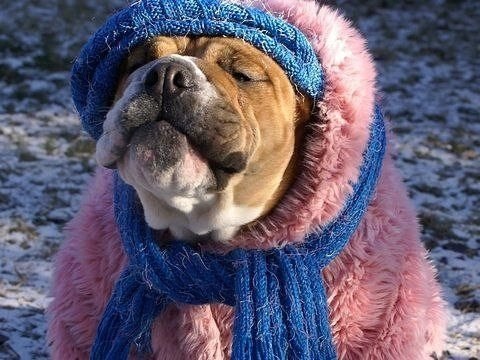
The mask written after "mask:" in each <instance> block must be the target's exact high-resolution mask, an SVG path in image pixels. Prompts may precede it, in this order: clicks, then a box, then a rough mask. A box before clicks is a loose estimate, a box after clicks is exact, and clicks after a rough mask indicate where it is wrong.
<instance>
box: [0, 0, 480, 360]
mask: <svg viewBox="0 0 480 360" xmlns="http://www.w3.org/2000/svg"><path fill="white" fill-rule="evenodd" d="M323 3H326V4H329V5H332V6H335V7H338V8H339V9H340V10H339V11H340V12H342V13H344V14H345V15H346V16H347V17H348V18H350V19H351V20H352V21H353V23H354V24H355V26H356V27H357V28H359V29H360V31H361V32H362V34H363V35H364V36H365V37H366V38H367V42H368V46H369V48H370V50H371V52H372V54H373V55H374V58H375V61H376V64H377V67H378V88H379V93H380V98H381V100H380V101H381V103H382V106H383V109H384V112H385V114H386V117H387V118H389V119H390V120H391V124H392V129H393V132H394V134H395V139H394V141H393V144H392V146H393V147H394V148H395V150H396V154H397V155H396V162H397V164H398V166H399V167H400V169H401V170H402V173H403V175H404V177H405V181H406V183H407V186H408V188H409V190H410V194H411V197H412V199H413V201H414V203H415V205H416V207H417V209H418V214H419V219H420V222H421V224H422V226H423V230H422V234H423V241H424V243H425V246H426V247H427V248H428V249H429V250H430V255H431V259H432V261H433V262H434V263H435V265H436V267H437V269H438V271H439V274H438V277H439V279H440V281H441V283H442V285H443V289H444V294H445V298H446V299H447V300H448V302H449V307H450V311H451V317H450V321H449V337H448V351H447V352H446V353H445V354H444V358H445V359H470V360H472V359H478V358H480V254H479V247H480V210H479V208H480V2H479V1H477V0H469V1H449V0H427V1H421V2H417V1H393V0H383V1H382V0H366V1H353V2H352V1H342V0H338V1H324V2H323ZM126 4H127V1H125V0H112V1H108V2H107V1H94V0H41V1H37V0H16V1H9V2H6V3H5V4H2V6H1V10H0V359H46V358H48V353H47V348H46V345H45V318H44V309H45V307H46V305H47V304H48V302H49V298H48V287H49V281H50V276H51V262H52V256H53V254H54V253H55V252H56V250H57V249H58V247H59V245H60V244H61V242H62V229H63V227H64V225H65V223H66V222H67V221H68V220H69V219H70V218H71V217H72V216H73V215H74V213H75V212H76V211H77V209H78V207H79V201H80V195H81V192H82V189H83V187H84V184H85V183H86V181H87V180H88V179H89V177H90V174H91V173H92V171H93V170H94V168H95V162H94V161H93V160H92V152H93V149H94V146H93V143H92V142H91V141H90V140H89V139H88V138H87V137H86V136H85V135H84V134H83V133H82V131H81V129H80V125H79V121H78V119H77V117H76V114H75V112H74V110H73V105H72V102H71V99H70V93H69V83H68V82H69V80H68V79H69V69H70V67H71V66H72V63H73V60H74V59H75V56H76V54H77V53H78V52H79V50H80V48H81V46H82V44H83V43H84V42H85V41H86V39H87V38H88V36H89V34H91V33H92V32H93V31H94V30H95V29H96V27H97V26H98V25H99V24H101V23H102V22H103V21H104V20H105V18H106V16H107V15H109V14H111V13H112V12H113V11H114V10H115V9H118V8H119V7H122V6H124V5H126Z"/></svg>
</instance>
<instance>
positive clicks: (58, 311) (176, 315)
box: [48, 1, 445, 360]
mask: <svg viewBox="0 0 480 360" xmlns="http://www.w3.org/2000/svg"><path fill="white" fill-rule="evenodd" d="M271 3H272V4H273V5H272V6H277V11H281V10H282V9H283V10H285V9H284V8H282V6H286V5H284V4H283V3H282V2H281V1H272V2H271ZM282 4H283V5H282ZM302 4H303V2H302ZM305 4H306V3H305ZM302 6H303V5H302ZM304 6H305V7H306V8H301V7H300V8H299V9H296V10H293V9H290V8H289V10H290V11H291V13H292V14H293V15H291V16H293V17H295V16H297V18H301V16H300V15H303V16H307V17H308V16H313V15H311V13H314V14H316V15H315V16H316V17H317V19H318V23H319V24H322V25H321V26H324V28H322V31H323V34H324V36H323V38H319V39H317V40H316V41H317V42H316V43H315V44H314V46H315V48H316V49H319V50H318V52H319V53H320V54H321V57H322V66H323V68H324V69H325V72H326V77H327V83H328V84H329V85H328V87H327V89H326V93H325V95H324V100H322V101H321V102H320V103H315V102H314V101H313V99H311V98H309V96H307V95H305V94H303V93H302V92H300V91H298V90H297V89H296V88H295V86H294V85H292V83H291V81H290V79H289V78H288V76H287V75H286V74H285V72H284V70H283V69H282V68H281V67H280V66H279V65H278V64H277V63H276V62H275V61H274V60H273V59H272V58H271V57H269V56H268V55H266V54H265V53H264V52H262V51H260V50H258V49H256V48H255V47H253V46H252V45H250V44H248V43H246V42H244V41H242V40H240V39H235V38H227V37H203V36H183V37H166V36H156V37H153V38H151V39H149V40H148V41H147V42H145V43H143V44H141V45H140V46H138V47H136V48H135V49H133V50H132V51H131V52H130V54H129V55H128V57H127V58H126V59H125V61H124V62H123V65H122V68H121V74H120V79H119V81H118V84H119V85H118V87H117V89H116V95H115V100H114V102H113V104H112V106H111V108H110V109H109V111H108V113H107V116H106V120H105V122H104V124H103V132H102V135H101V137H100V138H99V140H98V142H97V147H96V153H95V157H96V159H97V161H98V163H99V164H100V165H102V167H103V168H101V169H99V170H97V172H96V175H95V176H94V179H93V180H92V183H91V185H90V187H89V192H88V193H87V194H86V195H85V198H84V202H83V205H82V208H81V210H80V212H79V214H78V215H77V216H76V218H75V219H73V220H72V222H70V224H69V225H68V228H67V237H68V239H67V242H66V243H65V244H64V245H63V246H62V248H61V250H60V252H59V255H58V256H57V259H56V264H55V267H56V271H55V276H54V288H53V294H52V295H53V297H54V300H53V302H52V304H51V305H50V306H49V309H48V314H49V319H50V320H49V321H50V323H49V332H48V337H49V341H50V346H51V351H52V357H53V358H57V359H61V358H71V359H73V358H78V359H83V358H87V357H88V356H89V353H90V349H91V346H92V343H93V339H94V337H95V332H96V328H97V326H98V323H99V320H100V318H101V315H102V313H103V310H104V308H105V306H106V303H107V301H108V299H109V297H110V294H111V293H112V289H113V286H114V284H115V282H116V280H117V279H118V277H119V274H120V271H121V269H122V268H123V267H124V265H125V263H126V256H125V253H124V250H123V249H122V246H121V241H120V240H119V238H120V236H119V232H118V229H117V228H116V226H115V221H114V220H113V216H114V215H113V199H112V187H113V185H112V171H111V170H107V169H104V168H115V169H117V170H118V173H119V175H120V177H121V178H122V179H123V180H124V181H125V182H126V183H128V184H130V185H131V186H132V187H133V188H134V189H135V191H136V193H137V195H138V198H139V200H140V202H141V205H142V208H143V211H144V215H145V220H146V221H147V223H148V225H149V226H150V227H151V228H152V229H156V230H158V239H157V241H158V243H159V245H160V246H163V245H165V244H168V242H169V241H171V240H173V239H179V240H182V241H187V242H189V243H191V244H201V245H202V246H205V247H206V248H215V247H217V248H222V249H225V248H226V249H232V248H235V247H239V246H242V247H243V246H244V247H252V248H268V247H269V246H282V245H285V244H286V243H298V242H301V241H302V239H303V236H304V234H305V232H307V231H309V229H311V228H312V227H313V226H314V225H315V226H317V225H318V224H320V225H322V224H325V223H327V222H328V221H329V220H330V219H332V218H333V217H334V215H335V214H336V213H337V212H338V210H339V209H340V208H341V204H342V203H343V201H344V199H345V197H346V194H347V193H348V191H349V189H351V179H352V178H354V177H355V176H356V175H357V174H358V164H359V163H360V161H361V156H362V154H361V149H362V148H363V147H364V145H365V143H366V139H367V138H368V120H369V117H370V115H371V112H372V108H373V101H374V95H373V93H374V85H373V84H374V76H375V72H374V70H373V65H372V62H371V59H370V57H369V56H368V54H367V52H366V51H365V48H364V42H363V40H362V39H361V37H360V36H359V35H358V34H357V33H356V32H355V31H354V30H353V29H351V27H350V25H349V24H348V23H347V22H346V21H345V20H343V19H342V18H341V17H340V16H339V15H338V14H336V13H335V12H334V11H332V10H330V9H329V8H328V7H320V8H319V7H318V5H316V4H313V3H308V5H304ZM310 7H314V8H312V9H310ZM313 10H315V11H313ZM299 21H300V20H298V21H297V22H299ZM312 21H313V20H312ZM315 21H317V20H315ZM312 26H313V25H312ZM319 26H320V25H319ZM332 29H333V30H332ZM358 58H360V60H358ZM352 59H357V60H355V61H354V60H352ZM312 118H315V119H317V120H316V121H312ZM354 118H361V119H364V120H362V121H363V122H362V121H356V122H355V121H354V120H352V119H354ZM332 124H333V125H332ZM359 124H360V125H359ZM314 138H315V139H317V140H315V141H317V142H318V139H322V141H324V143H323V145H321V146H320V145H312V144H313V140H312V139H314ZM312 149H313V150H312ZM314 154H315V156H317V157H319V158H321V159H322V160H321V161H320V162H319V164H320V165H319V166H318V167H319V168H318V169H317V168H315V170H312V169H311V168H312V165H311V164H312V163H313V160H312V157H313V155H314ZM315 166H316V165H315ZM312 178H315V179H314V180H312ZM312 181H314V183H312ZM312 189H315V190H312ZM316 189H323V190H321V191H319V190H316ZM309 192H312V193H315V194H316V195H314V196H313V195H312V196H311V197H306V196H304V195H303V194H305V193H309ZM298 194H300V195H298ZM302 196H303V197H302ZM298 199H300V200H302V201H299V200H298ZM292 209H294V210H292ZM292 219H295V220H292ZM298 219H300V220H298ZM305 224H307V225H305ZM272 229H273V230H272ZM323 279H324V282H325V287H326V290H327V294H328V306H329V311H330V324H331V330H332V334H333V338H334V342H335V346H336V350H337V356H338V357H339V358H340V359H412V360H414V359H426V358H428V357H429V356H430V355H432V354H435V353H436V354H437V355H440V353H441V349H442V342H443V337H444V333H443V332H444V328H445V316H444V310H443V308H444V305H443V300H442V299H441V296H440V289H439V287H438V284H437V283H436V281H435V272H434V269H433V267H432V266H431V265H430V263H429V262H428V260H427V259H426V251H425V249H424V248H423V246H422V245H421V243H420V242H419V239H418V229H417V222H416V219H415V215H414V212H413V210H412V208H411V206H410V204H409V202H408V200H407V195H406V191H405V189H404V186H403V184H402V183H401V180H400V176H399V175H398V173H397V172H396V170H395V168H394V166H393V163H392V160H391V158H390V155H389V154H387V155H386V158H385V160H384V164H383V168H382V175H381V178H380V181H379V184H378V186H377V190H376V195H375V197H374V199H373V200H372V202H371V203H370V206H369V209H368V211H367V213H366V215H365V216H364V219H363V220H362V222H361V224H360V226H359V228H358V229H357V231H356V232H355V235H354V236H353V237H352V238H351V240H350V242H349V244H348V245H347V246H346V248H345V249H344V250H343V252H342V253H341V254H340V255H339V256H338V257H337V258H336V259H335V260H333V262H332V263H331V264H330V265H329V266H328V267H327V268H326V269H324V270H323ZM232 322H233V310H232V308H231V307H229V306H227V305H223V304H209V305H184V304H175V305H171V306H169V307H168V308H167V309H166V310H165V311H164V312H162V313H161V314H160V315H159V316H158V318H157V319H156V320H155V323H154V325H153V328H152V350H153V355H152V356H153V357H154V358H156V359H172V360H173V359H228V358H230V356H231V343H232Z"/></svg>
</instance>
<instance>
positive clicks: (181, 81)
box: [172, 71, 188, 88]
mask: <svg viewBox="0 0 480 360" xmlns="http://www.w3.org/2000/svg"><path fill="white" fill-rule="evenodd" d="M172 82H173V85H174V86H176V87H179V88H186V87H188V82H187V79H186V78H185V74H184V73H183V72H181V71H179V72H177V73H175V74H174V75H173V79H172Z"/></svg>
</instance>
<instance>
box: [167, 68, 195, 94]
mask: <svg viewBox="0 0 480 360" xmlns="http://www.w3.org/2000/svg"><path fill="white" fill-rule="evenodd" d="M164 86H165V90H167V92H176V91H182V90H185V89H188V88H189V87H191V86H192V74H191V73H190V71H189V70H188V69H186V68H185V67H184V66H182V65H179V64H171V65H170V66H169V67H168V68H167V70H166V73H165V85H164Z"/></svg>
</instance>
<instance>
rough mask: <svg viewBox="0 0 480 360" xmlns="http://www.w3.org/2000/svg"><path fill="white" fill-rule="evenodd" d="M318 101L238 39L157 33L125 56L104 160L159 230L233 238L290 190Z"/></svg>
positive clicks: (99, 153)
mask: <svg viewBox="0 0 480 360" xmlns="http://www.w3.org/2000/svg"><path fill="white" fill-rule="evenodd" d="M311 108H312V101H311V100H310V99H309V98H308V97H306V96H303V95H302V94H300V93H298V92H296V91H295V89H294V87H293V86H292V84H291V83H290V81H289V79H288V77H287V76H286V74H285V72H284V71H283V70H282V68H281V67H280V66H279V65H278V64H277V63H276V62H275V61H274V60H272V59H271V58H270V57H269V56H267V55H266V54H265V53H263V52H261V51H259V50H257V49H256V48H254V47H253V46H252V45H250V44H247V43H246V42H244V41H242V40H240V39H235V38H216V37H213V38H208V37H164V36H158V37H155V38H153V39H151V40H150V41H148V42H147V43H145V44H143V45H141V46H138V47H137V48H135V49H134V50H133V51H132V52H131V54H130V55H129V56H128V58H127V59H126V61H125V63H124V65H123V70H122V76H121V79H120V85H119V87H118V90H117V94H116V100H115V102H114V105H113V106H112V108H111V109H110V111H109V112H108V114H107V117H106V121H105V122H104V125H103V134H102V136H101V138H100V139H99V141H98V142H97V147H96V159H97V161H98V163H99V164H100V165H102V166H105V167H109V168H112V167H117V168H118V170H119V173H120V175H121V177H122V178H123V179H124V181H125V182H127V183H128V184H130V185H132V186H133V187H134V188H135V190H136V191H137V193H138V196H139V198H140V200H141V203H142V205H143V209H144V212H145V218H146V221H147V223H148V224H149V226H150V227H152V228H153V229H169V231H170V233H171V235H172V236H173V237H174V238H177V239H181V240H184V241H191V242H194V241H206V240H207V239H210V240H213V241H220V242H227V241H228V240H229V239H231V238H232V236H233V235H234V234H235V233H236V232H237V231H238V229H239V228H240V227H241V226H243V225H245V224H248V223H250V222H252V221H255V220H256V219H258V218H259V217H261V216H262V215H265V214H266V213H268V212H269V211H270V210H271V209H272V207H274V206H275V205H276V203H277V202H278V200H279V199H280V198H281V197H282V195H283V194H284V192H285V191H286V189H288V188H289V186H290V185H291V183H292V181H293V179H294V174H295V170H296V167H297V162H298V154H299V153H300V151H298V148H299V147H300V146H301V138H302V134H303V129H304V124H305V122H306V121H307V120H308V119H309V116H310V112H311Z"/></svg>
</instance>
